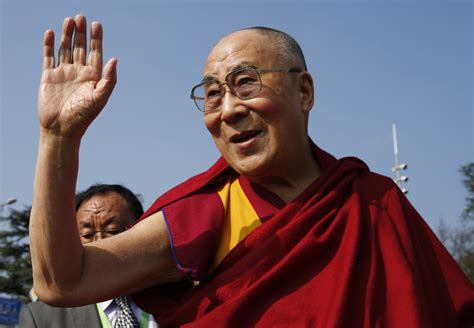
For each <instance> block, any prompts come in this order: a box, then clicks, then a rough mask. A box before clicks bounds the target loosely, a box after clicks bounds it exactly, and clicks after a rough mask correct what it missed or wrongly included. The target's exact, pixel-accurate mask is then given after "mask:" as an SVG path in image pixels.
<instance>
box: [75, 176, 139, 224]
mask: <svg viewBox="0 0 474 328" xmlns="http://www.w3.org/2000/svg"><path fill="white" fill-rule="evenodd" d="M109 193H117V194H119V195H120V196H122V197H123V198H124V199H125V200H126V201H127V204H128V209H129V210H130V212H131V213H132V214H133V218H134V221H135V220H137V219H138V218H139V217H140V216H142V214H143V206H142V203H141V201H140V198H141V196H140V195H135V194H134V193H133V192H132V191H131V190H130V189H128V188H125V187H124V186H122V185H119V184H95V185H92V186H90V187H89V188H87V189H86V190H84V191H81V192H79V193H77V194H76V212H77V210H78V209H79V207H81V205H82V203H84V202H85V201H87V200H89V199H91V198H92V197H94V196H97V195H100V196H103V195H106V194H109Z"/></svg>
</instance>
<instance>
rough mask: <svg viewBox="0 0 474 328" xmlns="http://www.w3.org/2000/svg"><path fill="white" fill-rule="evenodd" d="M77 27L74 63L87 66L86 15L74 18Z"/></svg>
mask: <svg viewBox="0 0 474 328" xmlns="http://www.w3.org/2000/svg"><path fill="white" fill-rule="evenodd" d="M74 22H75V25H76V31H75V33H74V48H73V49H74V50H73V62H74V63H79V64H82V65H85V64H86V53H87V52H86V46H87V45H86V43H87V40H86V34H87V23H86V17H85V16H84V15H76V17H74Z"/></svg>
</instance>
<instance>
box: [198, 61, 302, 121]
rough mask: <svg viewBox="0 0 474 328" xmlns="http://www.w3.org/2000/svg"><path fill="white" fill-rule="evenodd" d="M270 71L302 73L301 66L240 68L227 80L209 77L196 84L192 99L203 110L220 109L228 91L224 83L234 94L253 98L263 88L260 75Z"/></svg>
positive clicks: (228, 76) (243, 98) (241, 97)
mask: <svg viewBox="0 0 474 328" xmlns="http://www.w3.org/2000/svg"><path fill="white" fill-rule="evenodd" d="M269 72H281V73H300V72H302V70H301V69H299V68H290V69H285V68H274V69H261V68H258V67H255V66H246V67H242V68H238V69H236V70H234V71H232V72H230V73H229V74H227V76H226V78H225V82H222V83H219V82H218V81H216V80H211V79H209V80H207V81H204V82H202V83H200V84H198V85H196V86H195V87H194V88H192V90H191V99H192V100H194V103H195V104H196V107H197V108H198V109H199V110H200V111H201V112H209V111H214V110H218V109H219V108H220V106H221V104H222V99H223V98H224V95H225V92H226V89H225V88H224V84H227V86H228V87H229V90H230V92H231V93H232V94H233V95H235V96H237V97H239V98H240V99H242V100H246V99H250V98H253V97H255V96H256V95H258V93H259V92H260V90H262V80H261V78H260V75H261V74H263V73H269Z"/></svg>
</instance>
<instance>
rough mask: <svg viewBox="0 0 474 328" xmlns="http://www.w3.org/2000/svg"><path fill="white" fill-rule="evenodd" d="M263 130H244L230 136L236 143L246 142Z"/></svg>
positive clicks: (232, 141)
mask: <svg viewBox="0 0 474 328" xmlns="http://www.w3.org/2000/svg"><path fill="white" fill-rule="evenodd" d="M261 132H262V131H260V130H252V131H244V132H241V133H238V134H234V135H233V136H232V137H230V142H231V143H234V144H237V143H242V142H246V141H248V140H250V139H252V138H254V137H256V136H258V135H259V134H260V133H261Z"/></svg>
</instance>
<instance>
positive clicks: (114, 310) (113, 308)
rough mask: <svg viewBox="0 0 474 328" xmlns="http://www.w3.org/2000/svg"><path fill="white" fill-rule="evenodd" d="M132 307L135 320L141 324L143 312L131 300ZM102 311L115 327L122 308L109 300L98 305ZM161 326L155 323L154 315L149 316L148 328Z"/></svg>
mask: <svg viewBox="0 0 474 328" xmlns="http://www.w3.org/2000/svg"><path fill="white" fill-rule="evenodd" d="M129 301H130V307H131V308H132V311H133V314H134V315H135V318H137V320H138V322H140V319H141V317H142V310H141V309H140V308H139V307H138V306H137V305H136V304H135V303H133V302H132V300H130V299H129ZM98 304H99V305H100V307H101V308H102V310H103V311H104V313H105V315H106V316H107V318H108V319H109V322H110V324H111V325H112V327H115V322H116V321H117V319H118V316H119V314H120V308H119V307H118V305H117V304H115V302H114V301H113V300H108V301H105V302H100V303H98ZM158 327H159V325H158V323H157V322H156V321H155V318H154V317H153V315H151V314H150V315H149V316H148V328H158Z"/></svg>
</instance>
